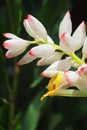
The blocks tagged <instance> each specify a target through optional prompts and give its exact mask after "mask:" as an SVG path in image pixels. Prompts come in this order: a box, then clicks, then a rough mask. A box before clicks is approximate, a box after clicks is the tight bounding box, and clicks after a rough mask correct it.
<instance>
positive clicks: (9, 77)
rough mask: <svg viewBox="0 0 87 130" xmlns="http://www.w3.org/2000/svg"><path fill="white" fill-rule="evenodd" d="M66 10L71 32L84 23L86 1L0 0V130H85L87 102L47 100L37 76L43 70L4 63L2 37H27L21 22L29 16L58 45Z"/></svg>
mask: <svg viewBox="0 0 87 130" xmlns="http://www.w3.org/2000/svg"><path fill="white" fill-rule="evenodd" d="M67 10H70V12H71V18H72V23H73V31H74V30H75V29H76V27H77V26H78V25H79V24H80V23H81V21H83V20H85V22H86V20H87V1H86V0H80V1H79V0H0V32H1V36H0V43H1V45H0V130H87V98H70V97H48V98H47V99H45V100H44V101H42V102H41V101H40V97H41V96H42V95H43V93H44V92H46V89H45V86H46V84H47V83H48V79H46V78H41V77H40V76H39V74H40V72H42V71H43V70H44V69H45V67H47V66H45V67H37V66H36V61H34V62H33V63H30V64H27V65H24V66H19V67H18V66H16V65H15V64H16V62H17V61H18V59H20V56H19V57H18V58H17V59H16V58H14V59H6V58H5V56H4V54H5V52H6V50H5V49H4V48H3V47H2V43H3V42H4V40H5V38H4V37H3V35H2V33H4V32H11V33H14V34H16V35H18V36H20V37H22V38H24V39H29V38H30V37H29V36H28V34H27V33H26V31H25V30H24V27H23V24H22V22H23V19H24V18H26V16H27V14H28V13H30V14H32V15H33V16H35V17H36V18H38V19H39V20H40V21H41V22H42V23H43V25H44V26H45V27H46V29H47V32H48V34H49V35H50V36H51V37H52V38H53V40H54V41H55V42H56V43H58V27H59V23H60V21H61V20H62V18H63V16H64V15H65V13H66V11H67Z"/></svg>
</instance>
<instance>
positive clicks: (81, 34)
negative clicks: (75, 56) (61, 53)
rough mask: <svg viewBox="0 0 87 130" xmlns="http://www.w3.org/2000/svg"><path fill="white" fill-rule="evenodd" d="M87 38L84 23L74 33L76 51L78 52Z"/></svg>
mask: <svg viewBox="0 0 87 130" xmlns="http://www.w3.org/2000/svg"><path fill="white" fill-rule="evenodd" d="M85 37H86V30H85V23H84V21H83V22H82V23H81V24H80V25H79V26H78V28H77V29H76V30H75V32H74V33H73V36H72V38H73V39H74V41H75V42H74V45H75V47H76V49H75V50H78V49H80V48H81V46H82V45H83V42H84V39H85Z"/></svg>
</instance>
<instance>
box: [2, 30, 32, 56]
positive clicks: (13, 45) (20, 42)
mask: <svg viewBox="0 0 87 130" xmlns="http://www.w3.org/2000/svg"><path fill="white" fill-rule="evenodd" d="M3 35H4V36H5V37H7V38H10V39H9V40H6V41H5V42H4V43H3V47H4V48H6V49H8V51H7V52H6V57H7V58H12V57H15V56H18V55H20V54H21V53H23V52H24V51H25V50H26V48H27V47H28V46H29V45H30V41H27V40H24V39H21V38H19V37H17V36H16V35H14V34H11V33H4V34H3Z"/></svg>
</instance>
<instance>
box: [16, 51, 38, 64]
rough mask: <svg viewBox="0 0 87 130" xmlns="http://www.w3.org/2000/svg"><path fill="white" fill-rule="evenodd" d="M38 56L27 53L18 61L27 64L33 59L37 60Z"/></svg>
mask: <svg viewBox="0 0 87 130" xmlns="http://www.w3.org/2000/svg"><path fill="white" fill-rule="evenodd" d="M35 59H36V57H33V56H31V55H29V54H28V53H26V54H25V55H24V56H23V57H22V58H21V59H20V60H19V62H18V63H17V65H24V64H27V63H30V62H32V61H33V60H35Z"/></svg>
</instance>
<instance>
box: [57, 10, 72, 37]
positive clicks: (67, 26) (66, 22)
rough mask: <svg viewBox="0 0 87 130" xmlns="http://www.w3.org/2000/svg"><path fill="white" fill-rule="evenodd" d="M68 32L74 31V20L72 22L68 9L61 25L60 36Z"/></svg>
mask: <svg viewBox="0 0 87 130" xmlns="http://www.w3.org/2000/svg"><path fill="white" fill-rule="evenodd" d="M64 32H67V33H69V34H71V32H72V22H71V17H70V12H69V11H67V13H66V14H65V16H64V18H63V20H62V22H61V23H60V26H59V37H61V35H62V34H63V33H64Z"/></svg>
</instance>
